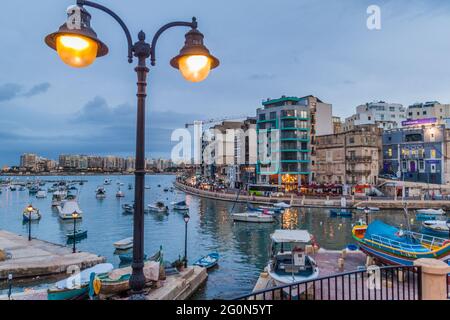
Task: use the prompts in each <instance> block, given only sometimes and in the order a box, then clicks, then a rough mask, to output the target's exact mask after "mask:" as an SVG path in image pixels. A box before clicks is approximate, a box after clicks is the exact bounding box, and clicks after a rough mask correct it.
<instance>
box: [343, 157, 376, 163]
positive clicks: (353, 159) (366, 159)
mask: <svg viewBox="0 0 450 320" xmlns="http://www.w3.org/2000/svg"><path fill="white" fill-rule="evenodd" d="M345 160H346V161H347V162H350V163H370V162H372V160H373V159H372V157H356V156H350V157H348V156H347V157H345Z"/></svg>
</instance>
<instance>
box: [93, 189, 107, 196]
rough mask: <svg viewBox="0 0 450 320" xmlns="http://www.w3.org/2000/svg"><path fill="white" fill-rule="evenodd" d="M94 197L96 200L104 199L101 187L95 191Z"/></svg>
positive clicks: (103, 190)
mask: <svg viewBox="0 0 450 320" xmlns="http://www.w3.org/2000/svg"><path fill="white" fill-rule="evenodd" d="M95 197H96V198H97V199H105V198H106V190H105V188H103V187H98V188H97V190H95Z"/></svg>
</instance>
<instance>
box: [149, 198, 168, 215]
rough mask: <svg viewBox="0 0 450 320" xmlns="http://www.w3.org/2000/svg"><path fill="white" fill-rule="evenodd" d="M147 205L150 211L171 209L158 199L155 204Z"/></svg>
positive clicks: (160, 211)
mask: <svg viewBox="0 0 450 320" xmlns="http://www.w3.org/2000/svg"><path fill="white" fill-rule="evenodd" d="M147 207H148V210H149V211H150V212H156V213H167V212H168V211H169V208H168V207H167V206H166V205H165V204H164V202H161V201H158V202H156V203H155V204H149V205H148V206H147Z"/></svg>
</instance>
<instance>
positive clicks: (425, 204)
mask: <svg viewBox="0 0 450 320" xmlns="http://www.w3.org/2000/svg"><path fill="white" fill-rule="evenodd" d="M174 185H175V187H176V188H177V189H179V190H181V191H183V192H185V193H187V194H191V195H195V196H198V197H202V198H206V199H212V200H220V201H229V202H239V203H252V204H255V205H271V204H274V203H276V202H280V201H284V202H287V203H291V205H292V206H293V207H296V208H341V197H334V198H331V197H329V198H308V197H304V196H300V197H299V196H293V197H292V196H289V197H259V196H248V195H245V194H240V195H239V197H237V193H225V192H214V191H207V190H199V189H196V188H193V187H190V186H187V185H184V184H182V183H179V182H175V183H174ZM346 202H347V208H348V209H355V208H357V207H365V206H369V207H378V208H380V209H395V210H401V209H403V207H404V202H403V201H402V199H401V198H398V199H390V200H384V199H377V198H376V197H373V198H372V197H369V199H361V198H358V197H347V201H346ZM407 203H408V208H409V209H428V208H443V209H445V210H449V209H450V200H410V199H408V200H407Z"/></svg>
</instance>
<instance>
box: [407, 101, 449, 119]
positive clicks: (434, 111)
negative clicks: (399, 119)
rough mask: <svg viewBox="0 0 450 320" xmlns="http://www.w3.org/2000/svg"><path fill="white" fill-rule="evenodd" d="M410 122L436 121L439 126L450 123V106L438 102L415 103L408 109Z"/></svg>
mask: <svg viewBox="0 0 450 320" xmlns="http://www.w3.org/2000/svg"><path fill="white" fill-rule="evenodd" d="M407 118H408V120H421V119H431V118H434V119H436V122H437V123H438V124H447V123H449V122H450V104H441V103H439V102H438V101H430V102H425V103H415V104H413V105H410V106H409V107H408V111H407Z"/></svg>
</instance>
